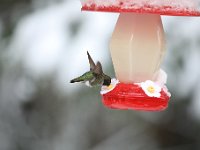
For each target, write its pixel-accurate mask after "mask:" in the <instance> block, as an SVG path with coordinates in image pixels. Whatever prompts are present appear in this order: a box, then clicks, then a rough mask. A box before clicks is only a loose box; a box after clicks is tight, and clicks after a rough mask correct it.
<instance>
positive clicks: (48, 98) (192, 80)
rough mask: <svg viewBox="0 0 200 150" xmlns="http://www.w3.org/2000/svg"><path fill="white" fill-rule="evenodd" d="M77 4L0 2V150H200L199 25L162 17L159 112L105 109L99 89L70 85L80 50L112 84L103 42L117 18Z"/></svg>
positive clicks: (83, 60) (80, 66)
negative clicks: (166, 96)
mask: <svg viewBox="0 0 200 150" xmlns="http://www.w3.org/2000/svg"><path fill="white" fill-rule="evenodd" d="M80 8H81V4H80V2H79V1H78V0H0V150H122V149H126V150H199V149H200V78H199V77H200V69H199V65H200V28H199V27H200V19H199V18H195V17H172V16H171V17H170V16H168V17H163V18H162V19H163V25H164V28H165V32H166V39H167V49H168V51H167V55H166V57H165V60H164V63H163V66H162V68H164V69H165V70H166V72H167V73H168V88H169V90H170V92H171V93H172V98H171V101H170V102H169V108H168V109H167V110H166V111H163V112H139V111H130V110H129V111H128V110H127V111H124V110H110V109H107V108H105V107H104V106H103V105H102V103H101V96H100V94H99V90H100V89H99V88H88V87H86V86H84V85H82V84H70V83H69V81H70V79H72V78H74V77H76V76H78V75H80V74H82V73H83V72H85V71H87V70H88V67H89V66H88V61H87V56H86V51H87V50H89V52H90V54H91V55H92V57H93V58H94V60H99V61H101V62H102V65H103V67H104V71H105V72H106V73H107V74H109V75H111V76H112V77H114V69H113V66H112V61H111V57H110V53H109V46H108V45H109V39H110V37H111V35H112V32H113V29H114V26H115V23H116V20H117V17H118V14H112V13H91V12H81V11H80Z"/></svg>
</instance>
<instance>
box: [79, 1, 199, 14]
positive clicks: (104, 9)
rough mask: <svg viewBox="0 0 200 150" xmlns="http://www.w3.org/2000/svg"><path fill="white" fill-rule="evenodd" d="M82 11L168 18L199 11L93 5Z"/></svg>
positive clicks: (165, 7)
mask: <svg viewBox="0 0 200 150" xmlns="http://www.w3.org/2000/svg"><path fill="white" fill-rule="evenodd" d="M82 10H87V11H102V12H135V13H151V14H160V15H170V16H200V11H198V10H191V9H186V8H184V9H181V8H175V7H171V6H163V7H155V6H150V5H144V6H143V7H141V8H121V7H120V6H108V7H100V6H99V7H97V6H96V5H95V4H92V5H90V6H87V5H84V6H83V7H82Z"/></svg>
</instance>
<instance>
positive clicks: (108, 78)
mask: <svg viewBox="0 0 200 150" xmlns="http://www.w3.org/2000/svg"><path fill="white" fill-rule="evenodd" d="M110 83H111V78H110V77H109V76H107V75H105V77H104V80H103V85H105V86H109V85H110Z"/></svg>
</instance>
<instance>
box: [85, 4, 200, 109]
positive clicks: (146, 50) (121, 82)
mask: <svg viewBox="0 0 200 150" xmlns="http://www.w3.org/2000/svg"><path fill="white" fill-rule="evenodd" d="M197 6H198V3H197V2H196V1H195V0H82V10H85V11H101V12H118V13H120V15H119V18H118V21H117V23H116V27H115V29H114V32H113V35H112V38H111V41H110V52H111V57H112V61H113V65H114V69H115V73H116V78H117V79H112V82H111V85H110V86H108V87H107V86H102V89H101V94H102V97H103V98H102V101H103V103H104V105H105V106H107V107H109V108H115V109H135V110H145V111H161V110H164V109H166V108H167V106H168V102H169V99H170V96H171V94H170V93H169V92H168V89H167V87H166V85H165V84H166V81H167V74H166V73H165V72H164V71H163V70H162V69H160V65H161V62H162V60H163V57H164V55H165V51H166V43H165V35H164V30H163V25H162V21H161V17H160V15H171V16H200V11H199V10H198V8H197Z"/></svg>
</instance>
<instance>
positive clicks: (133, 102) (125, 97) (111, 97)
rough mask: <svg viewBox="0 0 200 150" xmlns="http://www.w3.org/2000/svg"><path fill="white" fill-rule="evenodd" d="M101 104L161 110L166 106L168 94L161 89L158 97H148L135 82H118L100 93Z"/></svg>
mask: <svg viewBox="0 0 200 150" xmlns="http://www.w3.org/2000/svg"><path fill="white" fill-rule="evenodd" d="M102 96H103V98H102V101H103V104H104V105H105V106H106V107H108V108H113V109H134V110H143V111H161V110H164V109H166V108H167V106H168V102H169V98H170V97H169V96H168V95H167V94H166V93H165V92H164V91H163V89H162V90H161V96H160V97H159V98H156V97H149V96H147V95H146V94H145V92H144V91H143V90H142V88H141V87H140V86H138V85H137V84H124V83H119V84H117V85H116V87H115V88H114V89H113V90H112V91H110V92H108V93H106V94H104V95H102Z"/></svg>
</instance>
